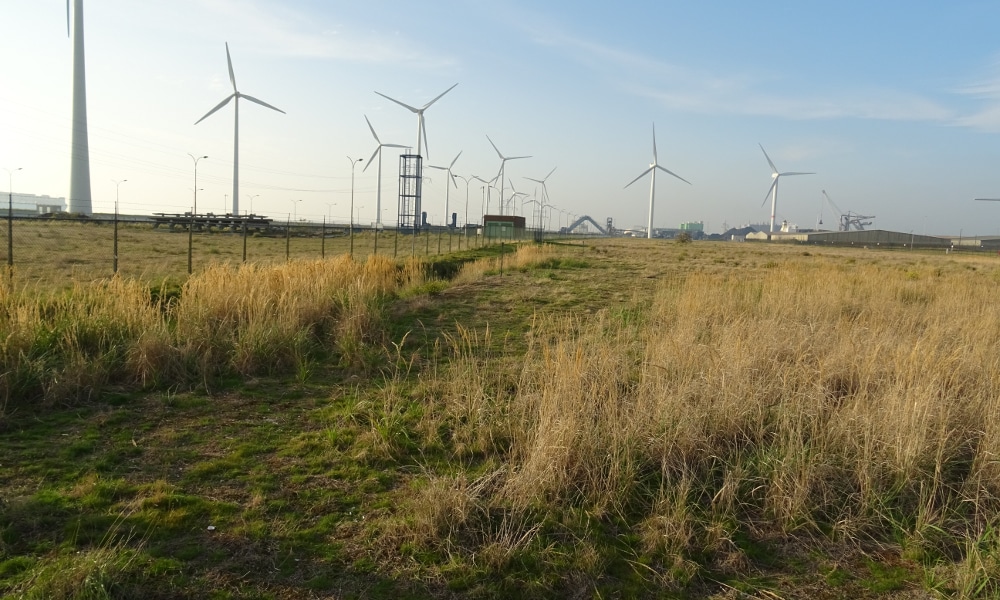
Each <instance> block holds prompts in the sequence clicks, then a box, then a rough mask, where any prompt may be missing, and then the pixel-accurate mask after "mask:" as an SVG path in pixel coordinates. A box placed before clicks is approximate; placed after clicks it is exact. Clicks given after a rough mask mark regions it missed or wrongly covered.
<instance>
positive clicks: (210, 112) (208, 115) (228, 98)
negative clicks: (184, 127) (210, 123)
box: [194, 94, 236, 125]
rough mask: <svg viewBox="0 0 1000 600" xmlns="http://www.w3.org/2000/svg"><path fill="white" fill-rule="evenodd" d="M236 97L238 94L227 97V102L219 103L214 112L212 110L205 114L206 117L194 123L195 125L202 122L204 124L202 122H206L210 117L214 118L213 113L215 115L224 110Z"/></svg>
mask: <svg viewBox="0 0 1000 600" xmlns="http://www.w3.org/2000/svg"><path fill="white" fill-rule="evenodd" d="M235 97H236V94H230V95H229V96H227V97H226V99H225V100H223V101H222V102H219V103H218V104H217V105H216V106H215V108H213V109H212V110H210V111H208V112H207V113H205V116H204V117H202V118H200V119H198V120H197V121H195V122H194V124H195V125H197V124H198V123H201V122H202V121H204V120H205V119H207V118H209V117H210V116H212V114H213V113H215V111H217V110H219V109H220V108H222V107H223V106H225V105H227V104H229V101H230V100H232V99H233V98H235Z"/></svg>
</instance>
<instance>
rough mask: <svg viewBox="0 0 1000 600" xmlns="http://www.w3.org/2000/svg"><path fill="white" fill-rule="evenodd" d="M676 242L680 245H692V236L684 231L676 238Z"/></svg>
mask: <svg viewBox="0 0 1000 600" xmlns="http://www.w3.org/2000/svg"><path fill="white" fill-rule="evenodd" d="M674 241H676V242H677V243H678V244H690V243H691V234H690V233H688V232H686V231H682V232H680V233H678V234H677V236H676V237H675V238H674Z"/></svg>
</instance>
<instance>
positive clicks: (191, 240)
mask: <svg viewBox="0 0 1000 600" xmlns="http://www.w3.org/2000/svg"><path fill="white" fill-rule="evenodd" d="M193 248H194V210H192V211H191V220H190V221H189V222H188V275H190V274H191V262H192V261H191V252H192V249H193Z"/></svg>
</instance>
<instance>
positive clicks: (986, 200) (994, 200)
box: [976, 198, 1000, 202]
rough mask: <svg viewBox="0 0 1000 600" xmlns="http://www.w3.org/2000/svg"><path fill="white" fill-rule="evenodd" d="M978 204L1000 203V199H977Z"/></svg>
mask: <svg viewBox="0 0 1000 600" xmlns="http://www.w3.org/2000/svg"><path fill="white" fill-rule="evenodd" d="M976 202H1000V198H976Z"/></svg>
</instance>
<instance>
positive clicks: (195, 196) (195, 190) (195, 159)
mask: <svg viewBox="0 0 1000 600" xmlns="http://www.w3.org/2000/svg"><path fill="white" fill-rule="evenodd" d="M188 156H190V157H191V160H192V161H194V208H193V209H192V210H193V211H194V214H198V161H199V160H201V159H203V158H208V157H207V156H195V155H194V154H191V153H190V152H188Z"/></svg>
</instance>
